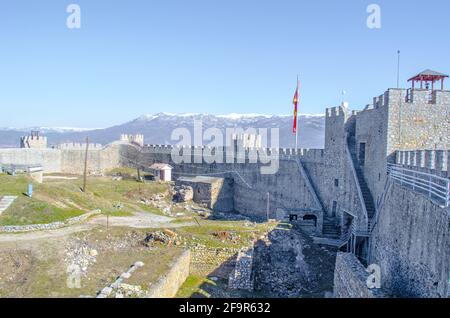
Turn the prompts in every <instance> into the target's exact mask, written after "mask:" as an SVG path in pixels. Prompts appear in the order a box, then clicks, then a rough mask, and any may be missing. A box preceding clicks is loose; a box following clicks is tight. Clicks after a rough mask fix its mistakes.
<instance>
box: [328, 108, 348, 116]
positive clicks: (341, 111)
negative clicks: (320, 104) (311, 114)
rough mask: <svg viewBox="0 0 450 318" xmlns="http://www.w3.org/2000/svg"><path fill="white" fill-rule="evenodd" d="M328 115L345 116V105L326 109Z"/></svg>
mask: <svg viewBox="0 0 450 318" xmlns="http://www.w3.org/2000/svg"><path fill="white" fill-rule="evenodd" d="M325 114H326V117H340V116H345V110H344V107H343V106H336V107H330V108H327V109H326V112H325Z"/></svg>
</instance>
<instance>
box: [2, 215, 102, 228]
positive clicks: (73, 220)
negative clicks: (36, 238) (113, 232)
mask: <svg viewBox="0 0 450 318" xmlns="http://www.w3.org/2000/svg"><path fill="white" fill-rule="evenodd" d="M100 213H101V211H100V210H94V211H91V212H88V213H85V214H82V215H80V216H77V217H74V218H70V219H67V220H65V221H61V222H53V223H47V224H29V225H7V226H0V233H1V232H3V233H19V232H34V231H44V230H56V229H59V228H62V227H65V226H68V225H72V224H76V223H81V222H83V221H85V220H87V219H88V218H90V217H92V216H94V215H97V214H100Z"/></svg>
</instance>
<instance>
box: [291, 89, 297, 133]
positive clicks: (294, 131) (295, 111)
mask: <svg viewBox="0 0 450 318" xmlns="http://www.w3.org/2000/svg"><path fill="white" fill-rule="evenodd" d="M293 103H294V127H293V129H292V132H293V133H294V134H295V133H297V105H298V83H297V88H296V89H295V94H294V101H293Z"/></svg>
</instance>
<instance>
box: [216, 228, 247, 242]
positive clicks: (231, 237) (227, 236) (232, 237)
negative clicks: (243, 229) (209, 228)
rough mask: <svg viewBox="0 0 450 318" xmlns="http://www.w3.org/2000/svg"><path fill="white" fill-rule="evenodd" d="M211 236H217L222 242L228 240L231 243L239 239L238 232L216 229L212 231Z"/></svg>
mask: <svg viewBox="0 0 450 318" xmlns="http://www.w3.org/2000/svg"><path fill="white" fill-rule="evenodd" d="M213 236H215V237H217V238H218V239H219V240H221V241H222V242H226V241H230V242H232V243H238V242H239V241H240V240H241V236H240V235H239V234H236V233H233V232H229V231H217V232H214V233H213Z"/></svg>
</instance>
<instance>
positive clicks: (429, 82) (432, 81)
mask: <svg viewBox="0 0 450 318" xmlns="http://www.w3.org/2000/svg"><path fill="white" fill-rule="evenodd" d="M447 77H448V75H446V74H442V73H439V72H436V71H432V70H425V71H423V72H421V73H419V74H417V75H416V76H413V77H411V78H410V79H409V80H408V82H411V83H412V86H411V88H409V89H408V90H407V92H406V102H407V103H408V102H411V98H412V92H413V91H414V90H417V89H420V90H426V91H428V102H429V103H433V101H434V96H435V92H436V90H437V89H436V86H437V85H436V83H438V82H441V85H440V86H441V87H440V88H441V91H443V90H444V80H445V79H446V78H447ZM416 83H420V86H419V85H417V86H419V87H416Z"/></svg>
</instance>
